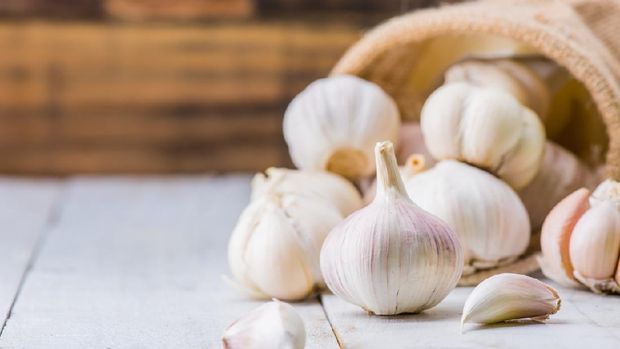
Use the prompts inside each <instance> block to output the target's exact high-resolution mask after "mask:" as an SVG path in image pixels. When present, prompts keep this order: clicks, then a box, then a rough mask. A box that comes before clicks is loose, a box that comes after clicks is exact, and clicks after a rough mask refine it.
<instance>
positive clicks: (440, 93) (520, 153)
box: [421, 82, 545, 189]
mask: <svg viewBox="0 0 620 349" xmlns="http://www.w3.org/2000/svg"><path fill="white" fill-rule="evenodd" d="M421 126H422V133H423V134H424V141H425V142H426V146H427V147H428V150H429V152H430V153H431V154H432V155H433V157H435V158H436V159H454V160H459V161H463V162H467V163H470V164H472V165H475V166H477V167H481V168H484V169H485V170H488V171H490V172H492V173H494V174H496V175H497V176H499V177H500V178H501V179H503V180H504V181H506V182H507V183H508V184H510V185H511V186H512V187H513V188H515V189H519V188H523V187H524V186H526V185H527V184H528V183H529V182H530V181H531V180H532V179H534V176H536V173H537V172H538V169H539V167H540V163H541V160H542V156H543V151H544V145H545V131H544V128H543V126H542V124H541V122H540V120H539V119H538V117H537V116H536V114H535V113H534V112H532V111H531V110H529V109H528V108H526V107H523V106H522V105H521V104H520V103H519V102H518V101H517V100H516V99H515V98H514V97H512V96H511V95H509V94H507V93H505V92H502V91H500V90H496V89H492V88H480V87H476V86H473V85H470V84H467V83H462V82H456V83H449V84H446V85H443V86H441V87H439V88H438V89H437V90H435V92H433V93H432V94H431V95H430V96H429V97H428V99H427V100H426V102H425V104H424V106H423V108H422V113H421Z"/></svg>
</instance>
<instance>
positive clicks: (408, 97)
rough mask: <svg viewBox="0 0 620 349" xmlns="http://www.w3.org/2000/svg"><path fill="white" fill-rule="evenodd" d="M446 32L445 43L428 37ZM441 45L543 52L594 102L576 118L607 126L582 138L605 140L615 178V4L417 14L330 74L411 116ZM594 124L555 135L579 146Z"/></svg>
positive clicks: (575, 0) (619, 23)
mask: <svg viewBox="0 0 620 349" xmlns="http://www.w3.org/2000/svg"><path fill="white" fill-rule="evenodd" d="M463 35H466V36H469V40H465V39H463V38H465V37H466V36H463ZM450 36H451V37H452V38H451V39H449V40H447V41H445V42H444V43H442V44H437V43H436V42H434V41H433V40H435V41H436V39H437V38H441V37H450ZM472 38H473V39H472ZM479 38H482V39H479ZM481 42H484V43H482V44H481ZM438 45H444V46H446V47H445V48H442V49H443V50H446V49H450V50H457V51H458V50H461V51H462V53H464V54H465V55H466V54H468V53H470V52H473V53H475V54H478V55H487V54H490V55H504V56H510V55H519V54H531V53H536V54H542V55H544V56H546V57H548V58H550V59H551V60H553V61H555V62H556V63H557V64H559V65H561V66H563V67H565V68H566V69H567V70H568V71H569V72H570V73H571V74H572V76H573V77H574V78H575V79H576V80H577V81H579V82H580V83H582V84H583V86H585V89H587V92H588V93H589V97H590V98H591V101H593V102H594V103H593V105H594V106H595V107H592V110H590V111H588V109H587V108H584V110H585V112H584V113H583V115H580V117H582V118H584V119H587V118H590V119H592V123H593V124H596V123H597V122H598V123H600V124H601V126H603V123H604V126H605V127H606V133H607V138H608V140H607V139H605V136H604V135H603V136H601V135H596V134H595V135H594V136H592V137H589V138H588V137H585V138H583V139H586V141H585V142H586V143H588V142H590V143H595V142H597V140H598V141H601V139H603V142H604V143H607V144H605V148H606V149H603V150H606V154H607V155H606V164H607V169H606V172H607V175H608V176H609V177H611V178H613V179H616V180H620V63H619V61H620V2H619V1H613V0H600V1H597V0H566V1H551V0H548V1H544V0H538V1H535V0H531V1H518V0H486V1H472V2H466V3H461V4H457V5H449V6H443V7H439V8H433V9H426V10H420V11H416V12H413V13H409V14H405V15H402V16H399V17H396V18H393V19H391V20H389V21H387V22H385V23H383V24H381V25H379V26H378V27H376V28H374V29H373V30H371V31H370V32H368V33H367V34H366V35H365V36H364V37H363V38H362V39H361V40H360V41H359V42H357V43H356V44H355V45H353V46H352V47H351V48H350V49H349V50H348V52H346V54H345V55H344V56H343V57H342V59H341V60H340V62H338V64H337V65H336V66H335V67H334V69H333V71H332V74H354V75H358V76H361V77H363V78H365V79H368V80H371V81H375V82H376V83H378V84H379V85H381V86H382V87H383V88H384V89H385V90H386V91H388V93H390V94H391V95H392V96H393V97H394V98H395V99H396V100H397V103H398V105H399V107H400V109H401V112H402V113H403V116H404V117H405V118H416V117H417V113H418V111H419V108H420V105H421V104H422V103H423V101H424V99H425V98H426V96H427V95H428V94H429V93H430V92H432V90H433V89H434V88H435V87H436V84H437V82H436V81H433V79H435V78H434V77H432V76H427V75H428V72H427V71H425V65H426V66H428V65H429V64H430V65H433V66H434V69H438V70H441V69H442V68H445V67H447V66H448V65H449V64H451V63H453V62H451V61H449V60H448V61H445V62H444V61H442V59H443V57H439V56H441V55H438V56H435V57H428V55H427V56H424V52H425V51H428V50H430V49H432V48H433V47H435V49H436V46H438ZM438 52H441V49H440V50H439V51H438ZM461 57H462V55H461ZM581 103H585V102H581ZM573 128H576V127H573ZM592 128H596V127H594V126H593V127H583V129H584V130H581V127H580V128H579V129H576V130H575V129H573V130H567V131H566V132H567V134H566V135H565V136H564V137H563V138H562V137H560V138H562V139H564V141H565V143H570V142H571V140H572V139H575V141H574V142H575V143H579V142H582V141H583V139H582V140H581V141H577V139H578V138H579V137H578V136H575V135H576V134H577V133H579V132H588V130H586V129H592ZM588 139H589V140H588ZM582 143H583V142H582ZM568 145H569V146H570V144H568ZM580 155H581V154H580ZM533 239H538V237H537V236H534V237H533ZM532 250H533V251H535V250H536V247H535V246H534V247H533V248H532ZM535 257H536V253H530V254H528V255H527V256H525V257H524V258H522V259H520V260H519V261H517V262H516V263H514V264H512V265H509V266H505V267H502V268H498V269H497V270H491V271H487V272H484V273H478V274H474V275H472V276H470V277H468V278H464V279H463V280H461V284H465V285H471V284H477V283H478V282H479V281H481V280H483V279H484V278H486V277H488V276H490V275H491V274H494V273H497V272H505V271H512V272H521V273H527V272H531V271H533V270H536V269H537V268H538V264H537V263H536V260H535Z"/></svg>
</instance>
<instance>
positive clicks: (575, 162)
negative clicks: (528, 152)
mask: <svg viewBox="0 0 620 349" xmlns="http://www.w3.org/2000/svg"><path fill="white" fill-rule="evenodd" d="M598 182H599V179H598V175H597V174H596V172H595V171H594V170H592V169H590V168H589V167H588V166H587V165H586V164H585V163H583V162H582V161H581V160H580V159H579V158H577V157H576V156H575V155H573V154H572V153H571V152H569V151H568V150H565V149H564V148H562V147H561V146H559V145H557V144H554V143H552V142H547V143H546V145H545V155H544V158H543V161H542V164H541V167H540V170H539V171H538V174H537V175H536V177H534V179H533V180H532V182H530V184H528V185H527V186H526V187H525V188H523V189H521V190H520V191H519V193H518V194H519V197H520V198H521V200H522V201H523V204H524V205H525V207H526V208H527V212H528V214H529V216H530V222H531V225H532V229H534V230H537V229H539V228H540V227H541V226H542V223H543V222H544V220H545V217H546V216H547V214H549V212H550V211H551V209H552V208H553V207H554V206H555V205H556V204H557V203H558V202H560V200H562V199H563V198H565V197H566V196H568V195H569V194H570V193H572V192H574V191H575V190H577V189H579V188H582V187H586V188H593V187H594V186H596V184H597V183H598Z"/></svg>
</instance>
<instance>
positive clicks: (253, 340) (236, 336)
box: [222, 299, 306, 349]
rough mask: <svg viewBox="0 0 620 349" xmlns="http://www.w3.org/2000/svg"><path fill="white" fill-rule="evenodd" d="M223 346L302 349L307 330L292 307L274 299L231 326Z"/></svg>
mask: <svg viewBox="0 0 620 349" xmlns="http://www.w3.org/2000/svg"><path fill="white" fill-rule="evenodd" d="M222 342H223V343H224V349H303V348H304V345H305V343H306V330H305V328H304V322H303V320H302V318H301V317H300V316H299V314H298V313H297V311H295V308H293V306H291V305H290V304H288V303H284V302H280V301H278V300H275V299H274V300H273V301H271V302H269V303H266V304H263V305H261V306H260V307H258V308H256V309H254V310H252V311H251V312H249V313H248V314H246V315H245V316H243V317H242V318H240V319H239V320H237V321H235V322H233V323H232V324H231V325H230V326H229V327H228V328H227V329H226V330H225V331H224V336H223V337H222Z"/></svg>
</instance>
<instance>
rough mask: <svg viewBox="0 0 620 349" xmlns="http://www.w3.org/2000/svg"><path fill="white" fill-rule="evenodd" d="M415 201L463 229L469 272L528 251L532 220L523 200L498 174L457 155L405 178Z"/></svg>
mask: <svg viewBox="0 0 620 349" xmlns="http://www.w3.org/2000/svg"><path fill="white" fill-rule="evenodd" d="M405 187H406V188H407V192H408V193H409V195H410V197H411V199H412V200H413V202H415V203H416V204H417V205H419V206H420V207H421V208H423V209H424V210H426V211H428V212H430V213H432V214H434V215H436V216H437V217H439V218H441V219H442V220H443V221H445V222H446V223H447V224H448V225H449V226H450V227H451V228H452V229H453V230H454V231H455V232H456V233H457V234H458V235H459V238H460V241H461V245H462V246H463V250H464V254H465V258H464V262H465V271H464V272H463V274H464V275H467V274H471V273H473V272H475V271H476V270H477V269H486V268H492V267H495V266H498V265H501V264H503V263H507V262H508V261H511V260H514V259H516V258H517V257H518V256H520V255H522V254H523V253H524V252H525V250H526V248H527V246H528V243H529V239H530V224H529V219H528V217H527V212H526V210H525V207H524V206H523V203H522V202H521V200H520V199H519V197H518V196H517V194H516V193H515V192H514V190H512V189H511V188H510V187H509V186H508V185H507V184H506V183H504V182H503V181H501V180H499V179H497V178H496V177H494V176H493V175H491V174H489V173H487V172H485V171H482V170H480V169H477V168H475V167H472V166H469V165H467V164H464V163H461V162H458V161H454V160H444V161H440V162H439V163H437V165H435V167H433V168H431V169H429V170H427V171H424V172H421V173H419V174H417V175H415V176H413V177H411V178H409V179H408V180H407V181H406V182H405Z"/></svg>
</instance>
